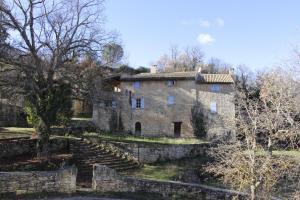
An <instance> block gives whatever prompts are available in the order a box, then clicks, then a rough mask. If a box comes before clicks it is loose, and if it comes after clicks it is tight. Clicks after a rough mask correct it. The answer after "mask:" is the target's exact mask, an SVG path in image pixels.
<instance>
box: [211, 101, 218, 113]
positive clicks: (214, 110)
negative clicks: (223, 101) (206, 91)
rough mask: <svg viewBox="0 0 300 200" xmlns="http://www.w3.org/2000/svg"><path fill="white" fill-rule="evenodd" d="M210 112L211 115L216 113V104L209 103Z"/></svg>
mask: <svg viewBox="0 0 300 200" xmlns="http://www.w3.org/2000/svg"><path fill="white" fill-rule="evenodd" d="M210 112H211V113H216V112H217V103H216V102H211V103H210Z"/></svg>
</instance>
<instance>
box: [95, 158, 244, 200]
mask: <svg viewBox="0 0 300 200" xmlns="http://www.w3.org/2000/svg"><path fill="white" fill-rule="evenodd" d="M93 190H95V191H100V192H149V193H159V194H162V195H171V194H189V195H190V194H194V195H195V196H197V199H198V198H199V199H206V200H217V199H222V200H224V199H228V200H229V199H232V198H233V197H236V196H238V199H247V194H245V193H240V192H236V191H232V190H226V189H221V188H215V187H211V186H206V185H201V184H190V183H182V182H176V181H157V180H148V179H137V178H130V177H122V176H120V175H118V174H117V173H116V171H115V170H113V169H110V168H108V167H106V166H103V165H98V164H95V165H94V172H93Z"/></svg>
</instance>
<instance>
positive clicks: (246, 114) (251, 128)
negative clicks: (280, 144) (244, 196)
mask: <svg viewBox="0 0 300 200" xmlns="http://www.w3.org/2000/svg"><path fill="white" fill-rule="evenodd" d="M283 80H285V82H283ZM260 81H261V92H260V95H259V97H258V98H255V97H253V96H252V97H249V95H246V94H245V91H244V90H239V91H237V98H236V99H237V100H236V101H237V104H236V105H237V108H236V110H237V114H236V124H237V132H238V133H239V134H240V135H242V136H243V138H242V140H240V141H237V142H235V143H230V144H219V145H218V146H217V147H215V148H212V149H211V152H210V155H211V156H212V157H213V158H214V162H213V163H211V164H210V165H208V166H207V171H209V172H212V173H214V174H216V175H221V176H222V177H223V178H224V182H225V183H226V184H229V185H231V186H232V187H233V188H235V189H238V190H240V191H246V192H249V193H250V196H251V199H257V198H259V197H263V198H266V199H270V198H271V195H272V194H274V193H275V192H276V189H278V183H279V182H280V180H281V179H282V178H283V177H285V176H288V175H289V172H290V171H291V170H293V169H296V167H297V165H299V163H298V164H297V162H296V161H295V160H293V159H289V157H287V156H280V155H273V154H272V150H273V148H272V145H274V144H276V142H277V141H279V140H280V139H282V137H283V138H284V140H283V141H285V142H286V141H288V139H291V140H293V139H294V138H295V137H299V122H298V121H297V120H295V119H296V118H295V110H294V108H295V107H294V106H295V98H294V94H295V91H294V90H293V87H292V85H291V83H289V78H288V77H284V74H280V73H278V71H277V72H270V73H268V74H265V75H264V76H262V77H260ZM265 138H267V145H265V143H264V142H261V140H262V139H265ZM297 173H299V171H297ZM293 189H294V190H295V189H296V188H293Z"/></svg>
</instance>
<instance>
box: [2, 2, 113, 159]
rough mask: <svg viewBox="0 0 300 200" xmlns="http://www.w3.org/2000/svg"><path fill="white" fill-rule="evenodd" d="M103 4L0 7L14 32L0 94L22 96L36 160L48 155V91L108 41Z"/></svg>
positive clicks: (51, 112)
mask: <svg viewBox="0 0 300 200" xmlns="http://www.w3.org/2000/svg"><path fill="white" fill-rule="evenodd" d="M7 3H8V2H7ZM102 11H103V1H102V0H58V1H57V0H55V1H54V0H53V1H46V0H28V1H20V0H13V1H12V2H11V3H10V4H6V5H4V4H3V5H0V12H1V13H3V15H4V17H5V20H3V19H1V24H4V25H5V26H7V27H8V28H9V29H11V30H12V31H14V32H16V33H18V38H15V39H16V40H18V43H16V44H15V45H14V46H13V47H12V48H13V49H15V51H14V53H10V54H6V55H5V56H1V58H0V64H1V73H0V86H1V90H2V91H5V92H6V93H8V94H11V95H22V96H24V97H25V99H26V100H27V101H28V102H29V103H30V104H31V105H32V107H33V108H34V110H35V112H36V113H37V116H38V121H39V123H38V127H37V132H38V136H39V137H38V143H37V147H38V152H39V153H38V155H39V156H41V155H48V140H49V134H50V126H51V123H50V121H49V116H51V117H52V116H55V115H56V113H57V112H58V110H59V109H60V107H59V105H58V106H57V107H55V108H52V109H49V102H50V100H51V97H52V93H53V91H56V90H57V89H58V88H59V87H60V86H61V85H62V84H64V83H67V84H69V83H70V81H71V80H73V79H74V78H72V77H73V75H74V74H73V72H74V70H75V69H74V68H73V66H75V64H76V63H77V62H78V61H79V60H80V58H81V57H82V56H83V55H85V54H86V52H90V53H91V54H97V53H99V52H100V51H101V50H102V48H103V46H104V45H105V44H107V43H108V42H110V41H111V40H112V39H113V36H112V35H111V34H109V33H106V32H105V31H104V29H103V16H102V13H103V12H102Z"/></svg>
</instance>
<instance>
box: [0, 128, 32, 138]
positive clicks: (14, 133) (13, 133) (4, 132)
mask: <svg viewBox="0 0 300 200" xmlns="http://www.w3.org/2000/svg"><path fill="white" fill-rule="evenodd" d="M33 133H34V129H33V128H18V127H0V139H8V138H17V137H28V136H31V135H32V134H33Z"/></svg>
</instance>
